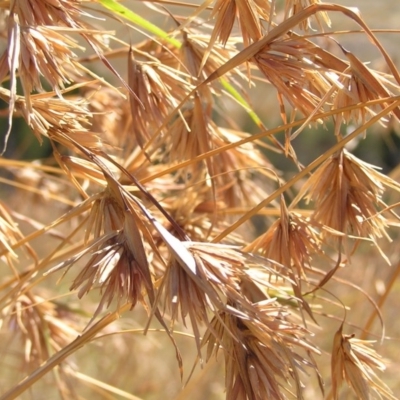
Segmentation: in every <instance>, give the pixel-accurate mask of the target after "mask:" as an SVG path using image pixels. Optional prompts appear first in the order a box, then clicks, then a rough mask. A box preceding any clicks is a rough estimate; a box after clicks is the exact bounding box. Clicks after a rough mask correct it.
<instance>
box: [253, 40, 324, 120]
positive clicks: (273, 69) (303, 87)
mask: <svg viewBox="0 0 400 400" xmlns="http://www.w3.org/2000/svg"><path fill="white" fill-rule="evenodd" d="M315 47H316V46H315V45H314V44H313V43H311V42H310V41H308V40H304V39H302V38H297V37H296V38H292V37H291V36H287V37H282V38H278V39H277V40H275V41H273V42H272V43H270V44H269V45H268V46H266V47H265V48H263V49H261V50H260V51H259V52H258V53H257V54H256V55H255V56H254V62H255V64H256V66H257V67H258V69H259V70H260V71H261V72H262V73H263V74H264V75H265V77H266V78H267V79H268V81H269V82H270V83H271V84H272V85H273V86H274V87H275V89H276V90H277V91H278V95H279V97H280V98H281V97H284V98H285V99H286V100H287V101H288V102H289V104H290V105H291V106H292V107H293V108H294V109H297V110H299V111H300V112H301V113H302V114H303V115H304V116H306V117H308V116H309V115H311V114H313V113H315V111H316V108H317V106H319V107H322V106H323V102H322V100H323V99H324V101H325V102H327V100H328V99H327V98H325V97H326V93H328V92H329V91H330V89H331V87H332V84H331V83H330V81H329V79H328V78H327V77H325V73H326V71H325V69H324V68H322V67H321V66H320V65H319V61H317V60H316V59H315ZM281 108H282V109H283V110H284V109H285V107H284V104H283V103H282V102H281Z"/></svg>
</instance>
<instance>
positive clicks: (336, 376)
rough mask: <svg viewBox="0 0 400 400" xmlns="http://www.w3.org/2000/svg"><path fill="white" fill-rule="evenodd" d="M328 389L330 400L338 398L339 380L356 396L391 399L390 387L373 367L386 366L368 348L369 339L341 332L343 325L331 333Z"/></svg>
mask: <svg viewBox="0 0 400 400" xmlns="http://www.w3.org/2000/svg"><path fill="white" fill-rule="evenodd" d="M331 369H332V389H333V397H334V400H338V399H339V389H340V387H341V385H342V382H343V380H346V382H347V383H348V384H349V385H350V386H351V387H352V388H353V390H354V392H355V393H356V395H357V397H358V398H359V399H371V398H372V397H371V396H372V394H375V395H377V396H378V397H379V398H381V399H382V398H383V399H390V400H395V399H396V397H395V396H394V395H393V394H392V392H391V391H390V389H389V388H388V387H387V386H386V385H385V384H384V383H383V382H382V381H381V380H380V379H379V378H378V376H377V375H376V373H375V371H374V369H378V370H381V371H384V370H385V369H386V366H385V364H384V363H383V361H382V358H381V357H380V356H379V355H378V354H377V353H376V352H375V350H374V349H372V348H371V342H370V341H366V340H359V339H356V338H354V335H344V334H343V324H342V325H341V326H340V328H339V330H338V331H337V332H336V333H335V336H334V340H333V348H332V361H331Z"/></svg>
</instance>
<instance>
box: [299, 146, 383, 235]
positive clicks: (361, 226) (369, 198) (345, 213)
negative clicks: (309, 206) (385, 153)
mask: <svg viewBox="0 0 400 400" xmlns="http://www.w3.org/2000/svg"><path fill="white" fill-rule="evenodd" d="M386 181H387V179H386V178H385V177H384V176H383V175H381V174H379V173H378V172H377V171H376V170H375V169H374V168H373V167H372V166H371V165H369V164H367V163H365V162H363V161H361V160H359V159H357V158H356V157H354V156H353V155H351V154H350V153H349V152H347V151H346V150H342V151H340V152H339V153H338V154H336V155H335V156H332V157H331V158H329V159H328V160H327V161H326V162H325V163H324V164H322V165H321V166H320V167H319V168H318V170H317V171H316V172H315V173H314V174H313V175H312V176H311V177H310V178H309V180H308V181H307V182H306V184H305V187H306V188H307V190H308V191H309V194H308V199H314V200H315V202H316V204H315V212H314V214H313V218H314V219H315V220H316V221H318V222H319V223H321V224H323V225H326V226H328V227H330V228H333V229H334V230H336V231H338V232H343V233H345V234H352V235H356V236H357V237H360V238H370V239H376V238H380V237H382V236H383V235H385V229H386V220H385V218H384V217H383V215H382V214H380V213H378V210H379V209H380V208H381V206H382V205H383V204H384V203H383V202H382V194H383V191H384V185H386Z"/></svg>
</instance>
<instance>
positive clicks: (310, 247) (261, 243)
mask: <svg viewBox="0 0 400 400" xmlns="http://www.w3.org/2000/svg"><path fill="white" fill-rule="evenodd" d="M280 211H281V213H280V217H279V218H278V219H277V220H276V221H275V222H274V223H273V224H272V225H271V227H270V228H269V229H268V231H267V232H265V233H264V234H262V235H261V236H259V237H258V238H257V239H255V240H254V241H253V242H252V243H250V244H249V245H248V246H246V249H247V250H248V251H258V250H259V251H261V253H262V254H263V255H264V256H265V257H267V258H269V259H272V260H275V261H277V262H278V263H280V264H282V265H283V266H285V267H286V268H289V269H290V271H289V275H290V274H291V273H293V274H294V275H295V276H296V277H297V279H299V280H300V279H306V273H305V270H306V269H307V268H309V267H310V266H311V261H312V255H313V254H318V253H322V250H321V245H322V238H321V236H320V234H319V231H318V230H317V229H316V227H315V226H313V224H312V221H310V220H308V219H305V218H303V217H302V216H301V215H299V214H297V213H294V212H291V211H289V210H288V209H287V207H286V204H285V200H284V198H283V197H281V207H280Z"/></svg>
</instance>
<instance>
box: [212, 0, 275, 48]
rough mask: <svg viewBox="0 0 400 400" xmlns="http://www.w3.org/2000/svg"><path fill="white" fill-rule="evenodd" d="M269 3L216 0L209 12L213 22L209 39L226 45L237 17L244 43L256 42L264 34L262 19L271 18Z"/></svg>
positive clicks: (256, 0) (253, 0) (267, 19)
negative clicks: (213, 19)
mask: <svg viewBox="0 0 400 400" xmlns="http://www.w3.org/2000/svg"><path fill="white" fill-rule="evenodd" d="M270 3H271V2H270V1H260V0H216V2H215V5H214V7H213V11H212V14H211V17H212V18H215V24H214V29H213V33H212V35H211V39H210V41H211V42H214V41H215V39H217V40H218V41H220V42H221V43H222V44H223V45H226V43H227V42H228V40H229V39H230V38H231V33H232V29H233V26H234V23H235V20H236V19H237V20H238V22H239V26H240V29H241V33H242V37H243V43H244V45H245V46H248V45H249V44H250V43H251V42H256V41H257V40H259V39H260V38H261V36H262V35H263V34H264V29H263V26H262V21H263V20H265V21H270V20H271V18H272V15H271V14H272V12H273V10H272V7H271V4H270Z"/></svg>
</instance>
